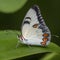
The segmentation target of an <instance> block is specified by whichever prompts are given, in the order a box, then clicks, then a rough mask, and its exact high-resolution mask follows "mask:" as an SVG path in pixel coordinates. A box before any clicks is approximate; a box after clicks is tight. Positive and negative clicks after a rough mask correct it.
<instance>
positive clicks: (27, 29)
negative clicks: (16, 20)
mask: <svg viewBox="0 0 60 60" xmlns="http://www.w3.org/2000/svg"><path fill="white" fill-rule="evenodd" d="M21 31H22V34H21V36H18V38H19V42H20V41H21V43H23V44H27V45H39V46H46V45H48V44H49V43H50V40H51V33H50V30H49V28H48V27H47V26H46V24H45V22H44V19H43V18H42V16H41V12H40V10H39V7H38V6H37V5H34V6H33V7H31V8H30V9H29V11H28V12H27V14H26V16H25V18H24V20H23V22H22V29H21Z"/></svg>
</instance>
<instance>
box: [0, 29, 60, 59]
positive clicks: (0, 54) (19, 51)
mask: <svg viewBox="0 0 60 60" xmlns="http://www.w3.org/2000/svg"><path fill="white" fill-rule="evenodd" d="M17 34H20V32H19V31H15V30H13V31H12V30H4V31H0V60H5V59H6V60H7V59H15V58H18V57H24V56H28V55H32V54H37V53H44V52H57V53H60V47H59V46H58V45H56V44H54V43H52V42H51V43H50V44H49V45H48V46H47V47H40V46H31V47H28V46H27V45H23V44H20V46H19V47H18V48H16V44H17V41H18V39H17Z"/></svg>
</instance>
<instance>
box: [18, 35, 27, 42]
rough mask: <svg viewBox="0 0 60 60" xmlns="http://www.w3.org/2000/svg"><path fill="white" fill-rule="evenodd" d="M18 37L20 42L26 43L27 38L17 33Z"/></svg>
mask: <svg viewBox="0 0 60 60" xmlns="http://www.w3.org/2000/svg"><path fill="white" fill-rule="evenodd" d="M18 39H19V41H20V42H21V43H26V41H27V39H25V38H24V37H23V35H18Z"/></svg>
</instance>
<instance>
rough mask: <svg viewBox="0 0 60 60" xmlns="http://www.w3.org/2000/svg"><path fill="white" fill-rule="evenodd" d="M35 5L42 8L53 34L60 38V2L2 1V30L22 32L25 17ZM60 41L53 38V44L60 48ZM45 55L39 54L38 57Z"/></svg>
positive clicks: (0, 10)
mask: <svg viewBox="0 0 60 60" xmlns="http://www.w3.org/2000/svg"><path fill="white" fill-rule="evenodd" d="M35 4H37V5H38V6H39V7H40V10H41V14H42V16H43V18H44V20H45V22H46V24H47V26H48V27H49V29H50V31H51V34H52V35H58V36H60V0H0V30H17V31H21V24H22V21H23V19H24V16H25V15H26V13H27V11H28V10H29V8H30V7H31V6H33V5H35ZM59 40H60V38H56V37H52V42H53V43H56V44H57V45H58V46H60V41H59ZM44 54H46V53H44ZM44 54H38V56H41V55H42V56H43V55H44ZM33 56H34V55H33ZM35 56H36V57H37V55H35ZM58 57H59V56H58ZM21 59H23V58H21ZM37 59H38V57H37Z"/></svg>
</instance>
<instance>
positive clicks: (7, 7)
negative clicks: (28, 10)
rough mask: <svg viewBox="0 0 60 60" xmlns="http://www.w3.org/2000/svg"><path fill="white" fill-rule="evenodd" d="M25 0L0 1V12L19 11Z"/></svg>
mask: <svg viewBox="0 0 60 60" xmlns="http://www.w3.org/2000/svg"><path fill="white" fill-rule="evenodd" d="M26 2H27V0H0V12H5V13H12V12H15V11H17V10H19V9H21V8H22V7H23V6H24V4H25V3H26Z"/></svg>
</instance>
